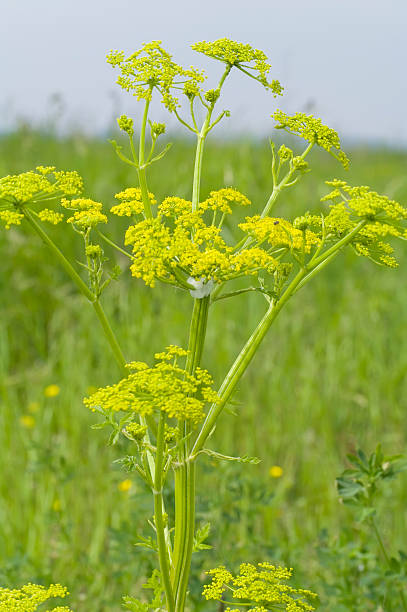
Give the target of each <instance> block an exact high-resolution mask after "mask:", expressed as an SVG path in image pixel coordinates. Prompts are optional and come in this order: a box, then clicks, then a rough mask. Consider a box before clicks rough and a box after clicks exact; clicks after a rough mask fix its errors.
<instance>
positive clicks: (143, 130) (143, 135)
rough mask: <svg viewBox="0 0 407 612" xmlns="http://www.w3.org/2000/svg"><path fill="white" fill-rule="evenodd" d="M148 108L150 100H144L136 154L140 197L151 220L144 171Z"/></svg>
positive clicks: (151, 214)
mask: <svg viewBox="0 0 407 612" xmlns="http://www.w3.org/2000/svg"><path fill="white" fill-rule="evenodd" d="M149 107H150V100H149V99H147V100H146V104H145V107H144V113H143V119H142V121H141V131H140V141H139V154H138V162H139V167H138V170H137V173H138V179H139V183H140V189H141V195H142V198H143V204H144V212H145V215H146V217H147V219H151V218H152V216H153V213H152V212H151V202H150V197H149V195H148V187H147V176H146V169H145V166H144V162H145V148H146V126H147V117H148V109H149Z"/></svg>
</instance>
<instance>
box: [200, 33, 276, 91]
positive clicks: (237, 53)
mask: <svg viewBox="0 0 407 612" xmlns="http://www.w3.org/2000/svg"><path fill="white" fill-rule="evenodd" d="M191 47H192V49H193V50H194V51H197V52H198V53H203V54H204V55H206V56H208V57H211V58H213V59H216V60H218V61H221V62H223V63H225V64H228V65H229V66H231V67H232V66H234V67H236V68H238V69H239V70H241V71H243V72H245V73H246V74H248V75H249V76H250V77H252V78H254V79H256V81H259V82H260V83H261V84H262V85H264V87H266V88H267V89H270V90H271V91H272V92H273V94H274V96H277V95H281V94H282V92H283V88H282V86H281V84H280V83H279V81H277V80H273V81H268V74H269V72H270V69H271V64H269V63H268V58H267V56H266V54H265V53H264V52H263V51H260V49H254V48H253V47H252V46H251V45H248V44H244V43H240V42H236V41H234V40H230V39H229V38H219V39H218V40H215V41H213V42H207V41H202V42H197V43H194V44H193V45H191ZM207 93H208V94H209V93H210V92H207Z"/></svg>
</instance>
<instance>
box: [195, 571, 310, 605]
mask: <svg viewBox="0 0 407 612" xmlns="http://www.w3.org/2000/svg"><path fill="white" fill-rule="evenodd" d="M207 574H209V575H210V576H211V577H212V581H211V582H210V584H207V585H205V586H204V589H203V596H204V597H205V599H207V600H209V599H214V600H217V601H221V600H222V595H223V593H224V592H227V594H228V595H227V599H233V600H235V601H236V605H237V606H242V605H243V606H245V608H246V607H247V606H249V605H250V604H254V605H253V607H252V608H250V609H251V610H253V611H254V610H256V611H257V612H260V611H261V612H263V610H264V611H266V610H268V609H271V608H272V609H274V607H275V606H278V608H279V609H282V610H286V611H287V612H312V610H315V608H314V606H312V605H311V604H310V603H309V600H312V599H314V598H315V597H316V594H315V593H313V592H312V591H308V590H306V589H297V588H294V587H292V586H290V585H288V584H287V581H289V580H290V578H291V576H292V569H287V568H284V567H277V566H275V565H272V564H271V563H258V564H257V566H255V565H252V564H251V563H242V564H241V565H240V570H239V573H238V574H236V575H233V574H232V573H231V572H229V571H228V570H227V569H226V568H225V567H224V566H221V567H217V568H215V569H212V570H209V572H207ZM228 609H229V610H231V609H230V608H228ZM231 612H232V611H231Z"/></svg>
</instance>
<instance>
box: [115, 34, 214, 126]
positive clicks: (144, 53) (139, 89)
mask: <svg viewBox="0 0 407 612" xmlns="http://www.w3.org/2000/svg"><path fill="white" fill-rule="evenodd" d="M107 61H108V63H109V64H111V65H112V66H114V67H116V66H117V67H119V69H120V75H119V77H118V78H117V83H118V84H119V85H120V87H121V88H122V89H124V90H125V91H131V92H133V94H134V95H135V96H136V98H137V100H141V99H145V100H150V99H151V95H152V91H153V89H156V90H157V91H158V92H159V93H160V95H161V97H162V102H163V104H164V105H165V107H166V108H167V109H168V110H169V111H170V112H172V111H174V110H175V109H176V108H177V107H178V106H179V102H178V98H177V97H175V96H174V95H173V93H172V91H173V90H174V89H179V90H181V91H182V89H183V87H184V86H185V83H189V84H190V86H194V87H198V83H201V82H202V81H203V80H204V76H203V73H202V72H200V71H199V70H197V69H196V68H193V67H191V68H188V69H185V68H182V67H181V66H180V65H179V64H176V63H175V62H174V61H173V60H172V56H171V55H170V54H169V53H168V52H167V51H165V49H163V47H162V46H161V41H160V40H155V41H152V42H150V43H147V44H144V45H143V46H142V47H141V49H139V50H138V51H135V52H134V53H132V54H131V55H130V56H128V57H127V58H126V57H125V54H124V52H123V51H111V52H110V53H109V54H108V55H107ZM121 119H122V118H121ZM126 119H127V118H126ZM119 125H120V124H119ZM120 127H121V129H124V130H125V131H126V132H129V130H132V125H131V126H130V124H129V123H128V122H127V123H126V125H125V124H124V120H123V121H122V125H120ZM125 128H126V129H125Z"/></svg>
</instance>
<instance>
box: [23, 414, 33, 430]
mask: <svg viewBox="0 0 407 612" xmlns="http://www.w3.org/2000/svg"><path fill="white" fill-rule="evenodd" d="M20 423H21V425H22V426H23V427H26V428H27V429H32V428H33V427H34V426H35V419H34V417H33V416H31V414H23V415H22V416H21V417H20Z"/></svg>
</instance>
